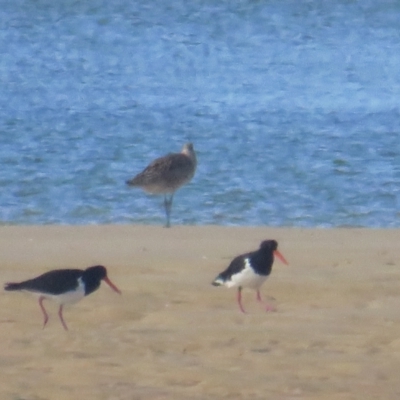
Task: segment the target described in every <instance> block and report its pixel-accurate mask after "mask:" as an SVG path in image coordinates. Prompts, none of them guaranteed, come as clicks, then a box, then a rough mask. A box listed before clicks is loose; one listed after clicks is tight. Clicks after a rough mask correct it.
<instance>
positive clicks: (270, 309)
mask: <svg viewBox="0 0 400 400" xmlns="http://www.w3.org/2000/svg"><path fill="white" fill-rule="evenodd" d="M257 301H258V302H259V303H261V304H264V306H265V311H267V312H269V311H276V308H275V307H274V306H273V305H271V304H268V303H264V302H263V301H262V299H261V294H260V290H257Z"/></svg>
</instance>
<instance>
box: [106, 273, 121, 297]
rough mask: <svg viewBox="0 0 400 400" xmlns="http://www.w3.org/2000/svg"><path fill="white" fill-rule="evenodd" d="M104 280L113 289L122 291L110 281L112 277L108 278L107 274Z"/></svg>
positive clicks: (118, 291)
mask: <svg viewBox="0 0 400 400" xmlns="http://www.w3.org/2000/svg"><path fill="white" fill-rule="evenodd" d="M104 282H105V283H107V285H108V286H110V288H111V289H112V290H114V291H115V292H117V293H119V294H121V291H120V290H119V289H118V288H117V287H116V286H115V285H114V284H113V283H112V282H111V281H110V279H108V277H107V276H106V277H105V278H104Z"/></svg>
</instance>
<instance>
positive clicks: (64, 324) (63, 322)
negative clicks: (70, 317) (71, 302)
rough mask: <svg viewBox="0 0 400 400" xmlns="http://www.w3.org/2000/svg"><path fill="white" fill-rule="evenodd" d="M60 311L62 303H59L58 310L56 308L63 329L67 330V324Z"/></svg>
mask: <svg viewBox="0 0 400 400" xmlns="http://www.w3.org/2000/svg"><path fill="white" fill-rule="evenodd" d="M62 311H63V305H62V304H61V305H60V308H59V310H58V316H59V317H60V321H61V323H62V326H63V327H64V329H65V330H66V331H67V330H68V326H67V324H66V323H65V321H64V318H63V314H62Z"/></svg>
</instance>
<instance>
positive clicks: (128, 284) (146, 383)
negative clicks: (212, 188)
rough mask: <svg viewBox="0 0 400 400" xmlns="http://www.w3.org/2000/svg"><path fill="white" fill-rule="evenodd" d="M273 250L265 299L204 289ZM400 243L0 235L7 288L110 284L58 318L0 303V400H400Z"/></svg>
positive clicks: (391, 238)
mask: <svg viewBox="0 0 400 400" xmlns="http://www.w3.org/2000/svg"><path fill="white" fill-rule="evenodd" d="M263 239H276V240H278V242H279V249H280V251H281V252H282V253H283V255H284V256H285V257H286V259H287V260H288V261H289V263H290V265H289V266H285V265H283V264H282V263H280V262H279V260H276V262H275V264H274V268H273V271H272V274H271V276H270V278H269V279H268V280H267V282H266V283H265V285H264V286H263V287H262V294H263V296H264V297H265V298H266V299H268V300H269V301H270V302H272V303H273V304H274V305H275V306H276V308H277V311H276V312H271V313H266V312H265V311H264V310H263V309H262V308H261V307H260V305H259V304H258V303H257V302H256V299H255V293H254V292H252V291H244V296H243V303H244V306H245V308H246V309H247V311H248V313H247V314H246V315H244V314H242V313H240V312H239V309H238V306H237V303H236V291H235V289H226V288H223V287H218V288H216V287H213V286H211V284H210V283H211V281H212V280H213V279H214V277H215V276H216V275H217V274H218V273H219V272H220V271H221V270H223V269H224V268H225V267H226V266H227V265H228V263H229V261H230V260H231V259H232V258H233V257H234V256H235V255H237V254H240V253H243V252H246V251H251V250H254V249H256V248H257V247H258V245H259V243H260V241H261V240H263ZM399 245H400V231H399V230H372V229H345V228H344V229H331V230H322V229H321V230H318V229H272V228H261V227H260V228H242V227H240V228H230V227H179V226H174V227H172V228H171V229H165V228H162V227H155V226H153V227H147V226H82V227H70V226H62V227H59V226H43V227H36V226H32V227H10V226H7V227H0V251H1V253H0V254H1V264H0V270H1V277H2V282H3V283H4V282H7V281H18V280H24V279H27V278H31V277H33V276H36V275H39V274H41V273H43V272H45V271H47V270H49V269H54V268H69V267H72V268H86V267H87V266H90V265H95V264H103V265H105V266H106V267H107V268H108V271H109V277H110V278H111V280H112V281H113V282H114V283H115V284H116V285H117V286H118V287H119V288H120V289H121V291H122V296H119V295H118V294H116V293H114V292H113V291H112V290H111V289H110V288H109V287H108V286H107V285H105V284H102V286H101V288H100V289H99V290H98V291H97V292H95V293H93V294H92V295H90V296H88V297H87V298H85V299H84V300H82V301H81V302H80V303H78V304H75V305H73V306H70V307H66V308H65V310H64V318H65V320H66V322H67V324H68V326H69V329H70V330H69V331H68V332H66V331H64V330H63V328H62V326H61V324H60V321H59V320H58V316H57V305H56V304H54V303H51V302H47V303H46V307H47V310H48V312H49V314H50V320H49V323H48V325H47V327H46V328H45V329H42V322H43V320H42V314H41V311H40V309H39V306H38V303H37V299H36V298H35V297H33V296H31V295H29V294H24V293H12V292H5V291H2V292H1V296H0V302H1V304H0V307H1V311H0V325H1V330H0V332H1V333H0V335H1V340H0V348H1V352H0V366H1V378H0V379H1V385H0V398H1V399H7V400H8V399H10V400H22V399H24V400H47V399H49V400H54V399H57V400H64V399H65V400H66V399H68V400H70V399H74V398H75V399H85V400H89V399H96V400H103V399H104V400H106V399H107V400H120V399H121V400H122V399H123V400H125V399H126V400H131V399H135V400H137V399H154V400H158V399H174V400H187V399H233V400H235V399H254V400H261V399H285V400H286V399H287V400H289V399H290V400H294V399H296V400H297V399H322V400H325V399H329V400H338V399H339V400H342V399H363V400H365V399H374V400H375V399H393V400H394V399H396V400H398V399H399V398H400V380H399V378H398V373H399V370H400V270H399V267H400V249H399Z"/></svg>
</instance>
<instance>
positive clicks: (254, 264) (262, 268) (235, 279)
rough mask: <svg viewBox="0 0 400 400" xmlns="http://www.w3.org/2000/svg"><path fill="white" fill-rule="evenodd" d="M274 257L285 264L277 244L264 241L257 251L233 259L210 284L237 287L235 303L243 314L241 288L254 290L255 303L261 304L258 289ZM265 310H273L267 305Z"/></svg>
mask: <svg viewBox="0 0 400 400" xmlns="http://www.w3.org/2000/svg"><path fill="white" fill-rule="evenodd" d="M274 256H277V257H278V258H279V259H280V260H281V261H282V262H283V263H284V264H287V261H286V259H285V258H284V257H283V255H282V254H281V253H280V252H279V251H278V242H277V241H276V240H264V241H263V242H261V244H260V248H259V249H258V250H256V251H253V252H251V253H245V254H241V255H240V256H237V257H235V258H234V259H233V260H232V262H231V263H230V264H229V266H228V268H227V269H226V270H225V271H223V272H221V273H220V274H219V275H218V276H217V277H216V278H215V279H214V281H213V282H212V284H213V285H214V286H226V287H228V288H231V287H237V288H238V292H237V302H238V304H239V308H240V311H242V312H243V313H245V312H246V311H245V310H244V308H243V305H242V288H245V287H247V288H251V289H254V290H256V292H257V301H259V302H260V303H261V302H262V300H261V295H260V288H261V285H262V284H263V283H264V282H265V280H266V279H267V278H268V276H269V274H270V273H271V271H272V264H273V263H274ZM265 309H266V311H274V310H275V308H274V307H273V306H271V305H269V304H266V308H265Z"/></svg>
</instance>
